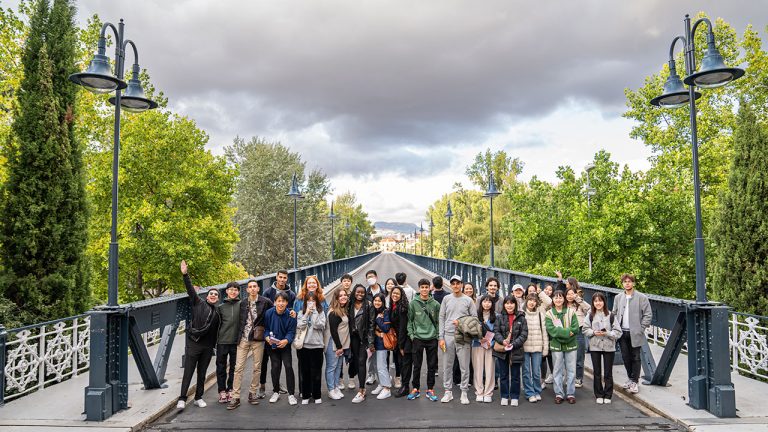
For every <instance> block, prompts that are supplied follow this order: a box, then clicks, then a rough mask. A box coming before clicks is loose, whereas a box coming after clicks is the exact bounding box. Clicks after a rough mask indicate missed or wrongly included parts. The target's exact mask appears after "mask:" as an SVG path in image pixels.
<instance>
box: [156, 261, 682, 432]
mask: <svg viewBox="0 0 768 432" xmlns="http://www.w3.org/2000/svg"><path fill="white" fill-rule="evenodd" d="M368 269H375V270H376V271H377V273H378V279H379V282H380V283H381V284H382V285H383V283H384V281H385V280H386V279H387V278H389V277H394V274H395V273H396V272H399V271H402V272H405V273H406V274H407V275H408V280H407V282H408V283H409V284H410V285H411V286H413V287H414V288H416V283H417V281H418V280H419V279H421V278H422V277H427V278H431V277H433V276H434V275H433V274H432V273H430V272H428V271H426V270H424V269H422V268H420V267H417V266H415V265H414V264H412V263H410V262H408V261H406V260H405V259H403V258H400V257H397V256H396V255H395V254H392V253H383V254H381V255H379V256H378V257H376V258H374V259H373V260H371V261H370V262H369V263H368V264H366V265H364V266H362V267H361V268H360V269H359V270H358V271H357V272H356V273H355V274H353V277H354V283H364V279H365V272H366V271H367V270H368ZM327 289H328V290H331V289H335V286H330V287H327ZM295 362H296V356H295V355H294V371H298V367H297V365H296V364H295ZM425 363H426V361H425ZM441 365H442V358H441V359H440V363H439V364H438V371H439V374H440V375H441V376H442V368H441ZM210 367H211V368H213V367H214V362H211V366H210ZM618 367H621V366H618ZM345 369H346V368H345ZM425 369H426V364H424V365H423V366H422V378H421V382H422V387H423V386H424V385H425V383H426V376H425V375H426V370H425ZM391 373H392V374H393V375H394V369H391ZM441 376H438V377H436V378H437V379H436V383H437V384H436V386H435V387H436V391H437V393H438V396H440V397H442V394H443V391H442V390H443V388H442V384H441V383H442V379H441ZM344 378H345V381H346V378H347V373H346V370H345V373H344ZM250 379H251V372H250V370H248V369H246V373H245V376H244V378H243V386H244V396H243V404H242V405H241V406H240V407H239V408H237V409H235V410H233V411H227V410H226V408H225V405H223V404H218V403H217V398H218V394H217V392H216V386H215V385H214V386H213V387H212V388H210V389H209V390H208V391H207V392H206V393H205V396H204V400H205V401H206V402H207V403H208V406H207V407H205V408H198V407H197V406H194V405H193V404H192V403H188V404H187V408H186V409H185V410H184V411H181V412H177V411H175V410H173V411H170V412H168V413H167V414H165V415H164V416H162V417H160V418H159V419H158V420H157V421H156V422H154V423H152V424H151V425H149V426H147V428H146V430H151V431H161V430H162V431H168V430H203V431H224V430H377V431H381V430H406V429H435V430H457V429H471V430H521V431H558V432H567V431H619V430H621V431H654V430H678V427H677V426H676V425H675V424H673V423H672V422H670V421H669V420H667V419H664V418H660V417H655V416H649V415H648V414H646V413H645V412H643V411H641V410H639V409H638V408H635V407H634V406H632V405H630V404H629V403H627V402H625V401H624V400H622V399H621V398H620V397H618V395H616V396H614V398H613V403H612V404H611V405H597V404H595V400H594V398H593V394H592V390H591V389H592V381H590V380H589V379H587V378H585V381H584V387H582V388H580V389H576V398H577V402H576V404H574V405H569V404H568V403H563V404H561V405H556V404H555V402H554V394H553V392H552V386H551V385H549V386H547V388H546V389H545V390H544V392H543V393H542V398H543V400H542V401H541V402H538V403H530V402H528V401H526V400H525V399H520V406H518V407H511V406H506V407H502V406H500V404H499V395H498V392H496V393H495V395H494V400H493V403H477V402H475V398H474V392H473V391H472V390H470V392H469V396H470V404H469V405H461V404H460V403H459V394H460V392H459V390H458V388H457V387H456V386H455V387H454V397H455V399H454V400H453V401H452V402H450V403H440V402H439V401H438V402H430V401H429V400H427V399H425V398H424V396H423V390H424V389H422V397H420V398H419V399H416V400H414V401H408V400H406V398H394V397H392V398H389V399H386V400H377V399H375V396H373V395H370V394H369V395H368V398H367V400H365V401H364V402H363V403H360V404H353V403H351V400H352V398H353V397H354V395H355V393H356V390H349V389H348V390H345V392H344V394H345V398H344V399H341V400H332V399H330V398H328V397H327V394H326V387H325V379H323V402H322V404H314V403H310V404H309V405H301V403H299V404H298V405H295V406H290V405H289V404H288V398H287V395H281V397H280V400H279V401H278V402H277V403H274V404H271V403H269V402H268V400H267V399H262V400H261V401H260V404H259V405H256V406H254V405H249V404H248V403H247V392H248V390H247V385H248V383H250ZM267 381H268V383H267V388H268V389H271V380H270V379H268V380H267ZM296 381H297V389H296V390H297V392H296V394H297V395H298V379H297V380H296ZM281 382H282V383H285V376H284V375H283V378H282V380H281ZM373 388H374V387H373V386H370V387H369V389H368V390H369V391H370V390H372V389H373ZM267 397H269V392H268V394H267ZM299 400H300V398H299ZM190 402H191V400H190Z"/></svg>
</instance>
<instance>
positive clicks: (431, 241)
mask: <svg viewBox="0 0 768 432" xmlns="http://www.w3.org/2000/svg"><path fill="white" fill-rule="evenodd" d="M434 231H435V222H433V221H432V216H431V215H430V216H429V256H431V257H433V256H435V254H434V253H433V251H432V247H433V246H434V244H435V242H434V238H435V237H434V235H433V233H434Z"/></svg>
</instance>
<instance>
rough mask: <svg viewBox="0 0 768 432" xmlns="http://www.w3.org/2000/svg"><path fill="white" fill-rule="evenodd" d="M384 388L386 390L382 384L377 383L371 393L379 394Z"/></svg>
mask: <svg viewBox="0 0 768 432" xmlns="http://www.w3.org/2000/svg"><path fill="white" fill-rule="evenodd" d="M382 390H384V387H382V386H381V385H377V386H376V388H375V389H373V391H372V392H371V394H375V395H377V394H379V393H381V391H382Z"/></svg>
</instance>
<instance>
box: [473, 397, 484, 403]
mask: <svg viewBox="0 0 768 432" xmlns="http://www.w3.org/2000/svg"><path fill="white" fill-rule="evenodd" d="M482 401H483V397H482V396H475V402H482Z"/></svg>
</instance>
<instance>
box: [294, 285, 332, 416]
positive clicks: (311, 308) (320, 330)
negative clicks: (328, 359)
mask: <svg viewBox="0 0 768 432" xmlns="http://www.w3.org/2000/svg"><path fill="white" fill-rule="evenodd" d="M311 277H313V276H310V278H311ZM325 323H326V317H325V311H324V310H323V304H322V303H321V302H319V301H318V296H317V294H315V292H313V291H310V292H307V295H306V296H305V297H304V304H303V305H302V308H301V310H300V311H299V316H298V318H297V322H296V330H297V334H299V333H300V332H302V331H306V334H305V336H304V340H303V346H302V347H301V349H298V350H297V352H298V356H299V368H300V371H299V373H301V382H300V383H299V384H300V387H301V388H300V390H301V398H302V401H301V404H302V405H307V404H308V403H309V398H310V397H311V398H312V399H314V400H315V403H316V404H319V403H322V399H321V398H320V378H321V377H322V373H323V348H324V347H325V344H324V343H323V340H324V337H323V335H324V333H325Z"/></svg>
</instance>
